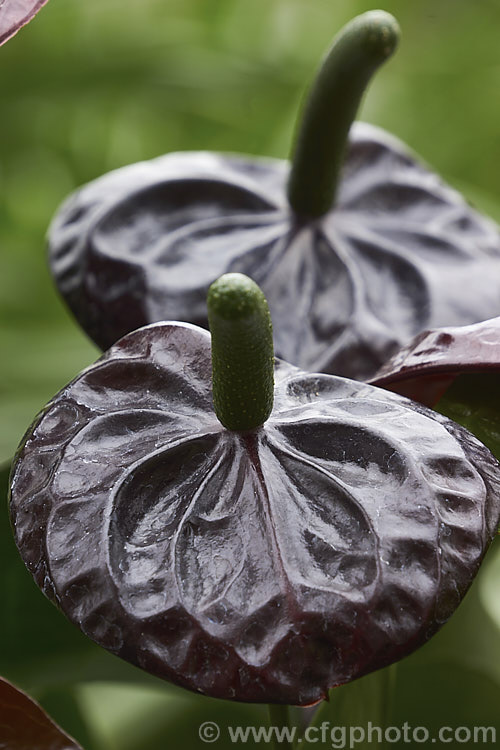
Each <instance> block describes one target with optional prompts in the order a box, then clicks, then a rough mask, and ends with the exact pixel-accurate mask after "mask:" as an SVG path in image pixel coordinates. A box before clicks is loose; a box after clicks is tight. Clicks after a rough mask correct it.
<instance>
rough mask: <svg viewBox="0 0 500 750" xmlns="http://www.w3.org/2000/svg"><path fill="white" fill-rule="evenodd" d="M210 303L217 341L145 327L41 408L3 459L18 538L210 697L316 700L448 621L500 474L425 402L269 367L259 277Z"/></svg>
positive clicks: (73, 604)
mask: <svg viewBox="0 0 500 750" xmlns="http://www.w3.org/2000/svg"><path fill="white" fill-rule="evenodd" d="M208 308H209V318H210V325H211V336H212V340H211V336H210V333H209V332H208V331H205V330H203V329H201V328H197V327H195V326H193V325H190V324H183V323H169V322H163V323H157V324H153V325H150V326H146V327H144V328H142V329H140V330H137V331H134V332H133V333H130V334H128V335H127V336H125V337H124V338H122V339H121V340H120V341H118V342H117V343H116V344H115V345H114V346H113V347H112V348H111V349H110V350H109V351H108V352H106V353H105V354H104V355H103V357H102V358H101V359H100V360H98V361H97V362H96V363H95V364H94V365H92V366H91V367H89V368H88V369H87V370H85V371H84V372H83V373H82V374H80V375H79V376H78V377H77V378H75V380H73V381H72V382H71V383H70V384H69V385H68V386H67V387H66V388H64V389H63V390H62V391H61V392H60V393H59V394H58V395H57V396H56V397H55V398H54V399H53V400H52V401H51V402H50V403H49V404H48V405H47V406H46V407H45V409H44V410H43V412H42V413H41V415H39V416H38V417H37V419H36V420H35V422H34V424H33V425H32V426H31V427H30V429H29V430H28V432H27V434H26V436H25V438H24V440H23V442H22V444H21V446H20V448H19V452H18V455H17V458H16V461H15V463H14V466H13V471H12V477H11V498H10V507H11V514H12V522H13V527H14V531H15V536H16V541H17V544H18V547H19V550H20V552H21V554H22V556H23V558H24V560H25V562H26V564H27V566H28V568H29V569H30V570H31V572H32V574H33V576H34V578H35V580H36V581H37V583H38V585H39V586H40V587H41V588H42V590H43V591H44V592H45V594H46V595H47V596H48V597H49V598H50V599H52V600H53V601H54V603H56V604H57V605H58V606H59V607H60V608H61V609H62V610H63V612H64V613H65V614H66V615H67V616H68V617H69V618H70V619H71V620H72V621H73V622H75V623H76V624H77V625H78V626H79V627H80V628H81V629H82V630H83V631H84V632H85V633H86V634H87V635H89V636H90V637H91V638H92V639H93V640H94V641H96V642H97V643H99V644H101V645H102V646H104V647H105V648H107V649H109V650H110V651H112V652H113V653H116V654H118V655H119V656H122V657H123V658H125V659H127V660H129V661H131V662H133V663H134V664H137V665H139V666H140V667H142V668H144V669H146V670H148V671H149V672H152V673H153V674H155V675H158V676H160V677H163V678H165V679H167V680H171V681H173V682H175V683H177V684H179V685H182V686H184V687H186V688H189V689H191V690H196V691H199V692H202V693H205V694H207V695H211V696H216V697H221V698H228V699H234V700H241V701H256V702H272V703H290V704H299V705H307V704H310V703H313V702H315V701H318V700H320V699H321V698H323V697H324V696H325V695H326V693H327V691H328V689H329V688H330V687H332V686H335V685H340V684H342V683H345V682H348V681H350V680H352V679H354V678H356V677H359V676H361V675H363V674H365V673H367V672H369V671H371V670H374V669H377V668H379V667H383V666H385V665H387V664H390V663H391V662H393V661H395V660H397V659H400V658H401V657H403V656H404V655H406V654H408V653H409V652H411V651H413V650H414V649H415V648H417V647H418V646H419V645H420V644H422V643H423V642H424V641H426V640H427V639H428V638H429V637H430V636H431V635H432V634H433V633H434V632H435V631H436V630H437V629H438V628H439V627H440V626H441V625H442V624H443V623H444V622H445V621H446V620H447V619H448V618H449V617H450V615H451V614H452V612H453V611H454V609H455V608H456V607H457V605H458V604H459V602H460V600H461V598H462V597H463V595H464V594H465V592H466V590H467V588H468V586H469V584H470V583H471V580H472V578H473V577H474V575H475V573H476V571H477V569H478V566H479V564H480V562H481V559H482V557H483V555H484V553H485V551H486V549H487V547H488V545H489V543H490V541H491V539H492V536H493V534H494V533H495V531H496V528H497V525H498V520H499V516H500V492H499V490H500V466H499V465H498V463H497V462H496V460H495V459H494V458H493V457H492V455H491V454H490V453H489V452H488V450H487V449H486V448H485V447H484V446H482V445H481V444H480V443H479V442H478V441H477V440H476V439H475V438H474V437H473V436H472V435H470V434H469V433H468V432H467V431H466V430H464V429H463V428H461V427H459V426H457V425H456V424H454V423H453V422H451V421H450V420H448V419H446V418H445V417H442V416H440V415H438V414H436V413H434V412H432V411H430V410H428V409H426V408H425V407H421V406H418V405H416V404H414V403H412V402H410V401H408V400H406V399H404V398H401V397H400V396H397V395H395V394H392V393H388V392H385V391H382V390H380V389H377V388H374V387H372V386H369V385H365V384H362V383H359V382H355V381H349V380H345V379H343V378H338V377H334V376H330V375H318V374H312V375H311V374H308V373H305V372H303V371H301V370H299V369H298V368H296V367H294V366H292V365H290V364H287V363H285V362H283V361H280V360H276V361H274V359H273V355H272V336H271V324H270V316H269V311H268V308H267V304H266V301H265V298H264V295H263V294H262V292H261V291H260V289H259V288H258V287H257V286H256V285H255V284H254V282H252V281H251V280H250V279H248V278H247V277H245V276H242V275H240V274H230V275H227V276H223V277H222V278H221V279H219V280H218V281H217V282H215V284H214V285H213V286H212V287H211V290H210V293H209V297H208ZM212 362H213V364H212ZM212 381H213V386H212ZM273 381H274V382H273ZM212 392H213V399H212ZM214 403H215V411H214Z"/></svg>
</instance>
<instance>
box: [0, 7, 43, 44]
mask: <svg viewBox="0 0 500 750" xmlns="http://www.w3.org/2000/svg"><path fill="white" fill-rule="evenodd" d="M47 2H48V0H37V1H36V2H33V0H4V1H3V3H2V2H0V46H1V45H2V44H5V42H7V41H8V40H9V39H11V38H12V37H13V36H14V35H15V34H17V32H18V31H19V29H21V28H22V27H23V26H26V24H27V23H29V22H30V21H31V19H32V18H34V17H35V16H36V14H37V13H38V11H39V10H41V9H42V8H43V6H44V5H46V3H47Z"/></svg>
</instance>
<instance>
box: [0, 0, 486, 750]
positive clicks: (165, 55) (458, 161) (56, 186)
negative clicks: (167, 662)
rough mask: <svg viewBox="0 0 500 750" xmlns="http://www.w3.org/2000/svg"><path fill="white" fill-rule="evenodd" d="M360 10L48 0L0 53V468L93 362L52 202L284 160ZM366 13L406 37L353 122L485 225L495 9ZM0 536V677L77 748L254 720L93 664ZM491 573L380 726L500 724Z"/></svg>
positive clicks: (250, 0) (132, 745)
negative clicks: (253, 157) (62, 261)
mask: <svg viewBox="0 0 500 750" xmlns="http://www.w3.org/2000/svg"><path fill="white" fill-rule="evenodd" d="M373 7H378V6H376V5H374V4H373V3H370V2H362V1H361V0H335V2H333V0H85V2H81V1H79V0H50V2H49V4H48V5H47V6H46V7H45V8H44V9H43V10H42V11H41V12H40V14H39V15H38V16H37V18H35V20H34V21H33V22H32V23H31V24H30V25H29V26H27V27H26V28H25V29H23V30H22V31H21V32H20V33H19V34H18V35H17V36H16V37H15V38H14V39H12V40H11V41H10V42H8V43H7V44H6V45H5V46H4V47H2V48H0V91H1V113H0V253H1V259H2V265H1V268H2V273H1V274H0V346H1V351H2V353H3V354H2V356H1V359H0V460H1V461H4V462H5V461H7V460H8V459H9V458H10V457H11V456H12V454H13V452H14V450H15V448H16V446H17V444H18V442H19V440H20V438H21V436H22V434H23V432H24V430H25V429H26V427H27V426H28V424H29V423H30V421H31V420H32V418H33V416H34V415H35V414H36V412H37V411H38V410H39V409H40V407H41V406H42V405H43V404H44V403H45V402H46V401H47V400H48V399H49V398H50V397H51V396H52V395H53V394H54V393H55V392H56V391H57V390H58V389H59V388H60V387H62V386H63V385H64V384H65V383H66V382H67V381H68V380H69V379H70V378H71V377H73V376H74V375H75V374H76V373H77V372H78V371H79V370H80V369H82V368H83V367H84V366H85V365H87V364H88V363H89V362H91V361H93V360H94V359H95V358H96V356H97V351H96V350H95V348H94V346H93V345H92V344H91V343H90V342H89V341H88V340H87V339H86V338H85V336H84V335H83V334H82V333H81V332H80V331H79V329H78V327H77V326H76V324H75V323H74V322H73V321H72V320H71V318H70V316H69V315H68V314H67V312H66V311H65V309H64V307H63V305H62V303H61V302H60V300H59V298H58V296H57V293H56V291H55V289H54V288H53V285H52V282H51V279H50V277H49V274H48V271H47V268H46V260H45V240H44V236H45V232H46V229H47V226H48V223H49V221H50V218H51V216H52V215H53V213H54V211H55V210H56V208H57V206H58V204H59V203H60V202H61V201H62V199H63V198H64V197H65V196H66V194H67V193H68V192H69V191H70V190H72V189H73V188H75V187H76V186H78V185H80V184H82V183H83V182H86V181H88V180H91V179H93V178H95V177H97V176H99V175H100V174H102V173H103V172H106V171H108V170H110V169H113V168H116V167H119V166H122V165H124V164H127V163H129V162H132V161H137V160H140V159H148V158H151V157H154V156H156V155H158V154H161V153H164V152H166V151H175V150H182V149H209V150H225V151H241V152H247V153H254V154H263V155H264V154H265V155H271V156H277V157H283V158H286V157H287V155H288V153H289V150H290V143H291V139H292V134H293V130H294V123H295V117H296V112H297V107H298V104H299V102H300V99H301V96H302V93H303V91H304V88H305V86H306V85H307V83H308V81H310V79H311V76H312V75H313V73H314V70H315V68H316V66H317V64H318V60H319V58H320V56H321V55H322V53H323V51H324V50H325V48H326V47H327V46H328V45H329V43H330V41H331V38H332V36H333V35H334V34H335V32H336V31H337V30H338V29H339V28H340V26H341V25H342V24H343V23H345V22H346V21H347V20H348V19H349V18H351V17H352V16H354V15H356V14H357V13H359V12H362V11H365V10H368V9H370V8H373ZM382 7H384V8H385V9H386V10H388V11H391V12H392V13H394V14H395V15H396V17H397V18H398V20H399V21H400V24H401V26H402V30H403V39H402V43H401V46H400V49H399V51H398V52H397V53H396V56H395V57H394V58H393V59H392V60H391V61H390V62H389V63H388V64H387V65H386V66H385V67H384V68H383V70H382V71H381V72H380V73H379V75H378V76H377V78H376V81H375V82H374V84H373V85H372V87H371V89H370V91H369V94H368V96H367V98H366V100H365V103H364V107H363V111H362V118H363V119H365V120H368V121H370V122H373V123H375V124H378V125H380V126H382V127H385V128H387V129H388V130H390V131H392V132H393V133H395V134H396V135H397V136H399V137H400V138H402V139H403V140H404V141H406V142H407V143H408V144H409V145H410V146H411V147H412V148H413V149H414V150H416V151H417V152H418V153H419V154H420V155H421V156H422V157H423V158H424V159H425V160H426V161H427V162H428V163H430V164H431V165H432V166H433V167H434V168H435V169H436V171H438V172H439V173H440V174H441V175H443V176H444V177H445V178H446V179H447V180H448V181H449V182H450V183H451V184H452V185H454V186H455V187H457V188H458V189H460V190H461V191H462V192H463V193H464V194H465V195H466V196H467V197H468V198H469V200H471V201H472V202H473V203H474V204H475V205H476V206H478V207H479V208H480V209H482V210H483V211H484V212H486V213H489V214H490V215H491V216H493V217H494V218H496V219H497V220H500V170H499V167H498V164H499V163H500V137H499V132H500V130H499V123H500V97H499V96H498V91H499V88H500V46H499V44H498V33H499V30H500V0H474V2H471V0H419V2H418V3H412V2H406V3H403V2H401V0H387V2H386V3H384V5H383V6H382ZM4 482H5V476H4ZM0 529H1V533H2V540H3V541H2V547H1V549H2V554H3V558H1V559H3V571H4V579H5V586H4V588H5V590H6V591H7V599H6V602H7V604H6V606H4V607H3V611H2V618H0V620H1V622H0V674H1V673H3V674H4V675H5V676H6V677H8V678H11V679H13V680H15V681H17V683H18V684H19V685H21V686H23V687H25V688H27V689H29V690H31V691H32V692H33V693H34V694H35V695H37V696H38V697H39V698H40V699H41V700H42V702H43V703H44V705H46V706H47V707H48V708H49V709H50V710H51V711H52V712H53V713H54V715H56V716H57V718H59V719H60V721H61V723H63V725H64V726H65V727H66V728H67V729H68V730H69V731H73V732H74V733H75V734H76V735H78V736H79V737H80V738H81V740H82V742H84V743H85V746H86V747H87V748H88V750H104V748H111V750H114V749H115V748H116V750H118V748H119V749H120V750H136V749H137V750H139V749H140V750H162V749H163V748H167V747H174V748H177V747H181V745H182V746H183V747H185V748H186V750H187V748H191V747H193V748H196V747H204V745H203V744H202V743H200V742H199V741H198V740H197V733H196V729H197V725H198V723H199V721H201V720H207V719H213V720H216V721H218V720H220V721H221V722H226V724H227V723H233V724H236V723H238V722H237V719H240V720H241V721H244V723H249V722H250V723H252V722H253V723H256V722H257V723H258V719H259V717H260V716H261V713H259V711H260V709H258V708H255V707H248V706H237V705H234V706H230V707H228V705H227V704H225V703H222V702H217V701H208V700H205V699H201V698H196V697H192V696H190V695H189V694H187V693H185V692H182V691H180V690H175V689H173V688H171V687H169V686H166V685H161V684H160V683H159V682H158V681H155V680H153V679H151V680H149V679H148V678H146V677H143V676H142V675H141V674H140V673H139V671H138V670H134V669H132V668H128V667H127V666H126V665H121V664H120V663H118V662H117V660H116V659H114V658H113V657H110V656H107V655H105V654H101V651H100V650H99V649H97V648H96V647H93V646H92V645H91V644H89V643H87V641H86V640H85V639H84V638H83V636H80V635H79V634H78V633H76V632H75V631H74V629H73V628H72V627H71V626H69V625H67V624H66V622H65V621H64V619H63V618H62V616H60V615H59V614H58V613H57V612H56V611H55V610H53V608H52V607H51V606H50V605H48V603H47V602H45V600H44V599H43V597H41V595H40V594H39V593H38V592H37V591H36V590H35V588H34V586H33V585H32V584H31V581H29V580H28V578H27V577H26V576H25V574H24V570H23V568H22V565H21V564H20V563H19V561H18V559H17V556H16V552H15V550H14V548H13V546H12V545H11V543H10V539H9V532H8V528H7V518H6V515H5V514H3V513H2V516H1V518H0ZM495 576H496V577H495ZM499 580H500V550H499V549H498V545H497V549H496V551H495V550H494V551H493V552H491V553H490V554H489V556H488V565H487V567H486V568H485V570H484V571H483V573H482V574H481V577H480V579H479V581H478V583H477V584H476V586H475V588H474V591H473V592H472V593H471V594H470V595H469V597H468V598H467V600H466V602H465V603H464V605H462V607H461V609H460V611H459V612H458V613H457V615H456V616H455V617H454V618H453V619H452V622H451V623H450V624H449V625H447V626H446V627H445V629H444V630H443V631H442V633H441V634H440V635H439V636H438V637H436V638H435V639H433V641H431V642H430V643H429V644H428V646H426V647H425V648H424V649H421V651H419V652H418V654H416V655H414V656H413V657H410V658H409V659H407V660H405V661H404V662H403V663H402V664H401V665H400V666H399V668H398V672H397V675H398V678H397V679H398V683H397V691H396V698H397V700H396V702H395V711H396V713H395V717H397V721H395V722H394V723H401V724H402V723H403V722H404V721H405V720H408V721H410V722H411V721H413V722H416V723H421V724H424V725H427V726H430V727H433V726H439V725H440V724H441V723H446V721H447V723H450V724H452V725H460V724H468V725H472V724H473V723H483V724H484V723H486V724H489V725H491V724H493V723H494V722H496V725H497V726H498V725H500V717H499V710H500V709H499V706H500V604H499V601H500V596H499V593H498V589H499V585H498V581H499ZM4 605H5V598H4ZM20 622H21V623H22V624H21V625H20V624H19V623H20ZM110 680H111V681H113V682H112V684H110ZM353 697H354V700H355V695H354V696H353ZM332 703H333V701H332ZM332 716H333V714H332ZM230 717H231V718H230ZM338 718H339V717H338V716H337V719H338ZM498 731H499V733H500V726H499V729H498ZM499 736H500V735H499ZM173 738H174V739H173ZM214 746H215V747H218V748H219V749H220V748H222V747H225V746H226V745H225V744H224V742H223V741H222V740H221V741H220V742H219V743H216V744H215V745H214ZM228 746H229V745H228ZM250 746H251V744H250V743H248V744H247V747H250ZM394 746H396V745H394ZM457 746H458V745H457ZM448 747H454V745H453V744H449V745H448Z"/></svg>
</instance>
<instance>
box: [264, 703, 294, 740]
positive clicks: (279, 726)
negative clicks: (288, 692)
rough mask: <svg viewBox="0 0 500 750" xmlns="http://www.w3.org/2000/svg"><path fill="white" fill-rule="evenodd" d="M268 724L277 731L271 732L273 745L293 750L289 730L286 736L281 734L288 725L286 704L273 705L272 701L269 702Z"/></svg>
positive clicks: (288, 713) (288, 717)
mask: <svg viewBox="0 0 500 750" xmlns="http://www.w3.org/2000/svg"><path fill="white" fill-rule="evenodd" d="M269 724H270V726H271V727H275V728H276V730H277V732H276V731H275V732H274V734H273V744H274V747H275V748H277V750H279V748H281V749H283V748H285V750H293V747H294V745H293V742H292V736H291V731H290V733H289V736H288V738H287V737H286V736H285V734H284V733H283V734H282V731H283V730H286V729H289V730H291V727H290V712H289V709H288V706H281V705H275V704H274V703H270V704H269Z"/></svg>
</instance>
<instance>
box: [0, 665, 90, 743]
mask: <svg viewBox="0 0 500 750" xmlns="http://www.w3.org/2000/svg"><path fill="white" fill-rule="evenodd" d="M0 747H2V748H3V747H5V748H8V750H33V749H34V748H36V749H37V750H83V748H82V747H81V745H79V744H78V743H77V742H75V740H74V739H72V738H71V737H70V736H69V735H67V734H66V733H65V732H63V730H62V729H61V728H60V727H58V726H57V724H56V723H55V722H54V721H52V719H51V718H50V716H48V715H47V714H46V713H45V711H44V710H43V708H42V707H41V706H40V705H39V704H38V703H36V701H34V700H33V699H32V698H30V696H29V695H28V694H27V693H25V692H24V691H22V690H19V688H17V687H15V686H14V685H12V683H10V682H8V681H7V680H5V679H4V678H3V677H0Z"/></svg>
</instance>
